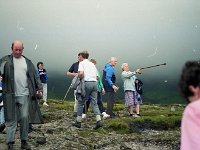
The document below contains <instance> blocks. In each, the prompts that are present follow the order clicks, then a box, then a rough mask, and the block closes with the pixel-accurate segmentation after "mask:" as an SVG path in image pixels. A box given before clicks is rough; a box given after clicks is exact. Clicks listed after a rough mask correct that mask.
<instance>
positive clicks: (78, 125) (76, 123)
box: [72, 121, 81, 128]
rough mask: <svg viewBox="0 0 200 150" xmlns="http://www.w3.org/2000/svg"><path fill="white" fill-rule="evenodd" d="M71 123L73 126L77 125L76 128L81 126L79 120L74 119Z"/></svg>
mask: <svg viewBox="0 0 200 150" xmlns="http://www.w3.org/2000/svg"><path fill="white" fill-rule="evenodd" d="M72 125H73V126H75V127H77V128H81V122H78V121H76V122H75V123H73V124H72Z"/></svg>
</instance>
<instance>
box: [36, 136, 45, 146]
mask: <svg viewBox="0 0 200 150" xmlns="http://www.w3.org/2000/svg"><path fill="white" fill-rule="evenodd" d="M46 142H47V141H46V137H37V138H36V143H37V144H41V145H43V144H45V143H46Z"/></svg>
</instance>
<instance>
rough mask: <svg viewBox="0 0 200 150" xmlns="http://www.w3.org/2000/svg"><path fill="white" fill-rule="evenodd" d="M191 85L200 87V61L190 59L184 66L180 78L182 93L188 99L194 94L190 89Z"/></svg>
mask: <svg viewBox="0 0 200 150" xmlns="http://www.w3.org/2000/svg"><path fill="white" fill-rule="evenodd" d="M190 85H192V86H194V87H197V86H198V87H200V61H188V62H186V63H185V66H184V67H183V70H182V74H181V77H180V80H179V88H180V93H181V95H182V96H183V97H184V98H186V99H188V97H189V96H193V95H194V93H193V92H192V91H191V90H190V89H189V86H190Z"/></svg>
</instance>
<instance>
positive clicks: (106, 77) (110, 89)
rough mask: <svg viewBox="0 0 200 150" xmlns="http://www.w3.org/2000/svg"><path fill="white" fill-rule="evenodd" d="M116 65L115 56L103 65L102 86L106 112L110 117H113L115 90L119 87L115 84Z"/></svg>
mask: <svg viewBox="0 0 200 150" xmlns="http://www.w3.org/2000/svg"><path fill="white" fill-rule="evenodd" d="M116 65H117V58H115V57H111V58H110V60H109V63H108V64H106V65H105V68H104V70H103V78H102V82H103V86H104V89H105V91H106V95H107V109H106V113H107V114H108V115H110V117H111V118H113V117H115V114H114V112H113V107H114V103H115V92H116V91H117V90H118V89H119V87H117V86H116V85H115V82H116V76H115V69H114V67H115V66H116Z"/></svg>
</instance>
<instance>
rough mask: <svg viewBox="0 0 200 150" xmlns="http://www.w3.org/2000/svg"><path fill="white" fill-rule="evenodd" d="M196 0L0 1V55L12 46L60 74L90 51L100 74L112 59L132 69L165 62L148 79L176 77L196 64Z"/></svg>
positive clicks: (199, 13)
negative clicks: (189, 64) (17, 45)
mask: <svg viewBox="0 0 200 150" xmlns="http://www.w3.org/2000/svg"><path fill="white" fill-rule="evenodd" d="M199 8H200V1H199V0H32V1H27V0H15V1H12V0H0V19H1V21H0V56H3V55H6V54H9V53H10V51H11V50H10V46H11V43H12V41H14V40H16V39H20V40H22V41H23V42H24V46H25V50H24V54H25V55H26V56H27V57H29V58H30V59H31V60H33V62H34V63H37V62H38V61H43V62H44V63H45V65H46V68H47V69H48V70H49V71H57V72H58V73H61V74H64V73H65V72H66V71H67V70H68V68H69V67H70V66H71V64H72V63H73V62H75V61H76V59H77V54H78V52H80V51H82V50H86V49H87V50H89V52H90V54H91V56H90V58H95V59H96V60H97V63H98V69H99V70H102V69H103V66H104V65H105V63H106V62H107V61H108V59H109V57H110V56H116V57H117V58H118V60H119V64H118V66H117V67H116V69H117V70H120V67H121V64H122V63H123V62H128V63H129V64H130V66H131V67H130V68H131V69H132V70H133V69H136V68H137V67H141V66H146V65H153V64H158V63H164V62H166V63H167V66H166V67H160V69H156V70H155V69H149V70H148V71H145V72H144V74H146V75H149V76H155V75H158V76H159V75H163V76H164V78H165V80H167V77H168V76H171V75H172V76H174V75H175V76H177V75H178V74H179V72H180V69H181V68H182V66H183V63H184V62H185V61H186V60H190V59H199V55H200V44H199V43H200V42H199V39H200V19H199V18H200V9H199Z"/></svg>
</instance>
